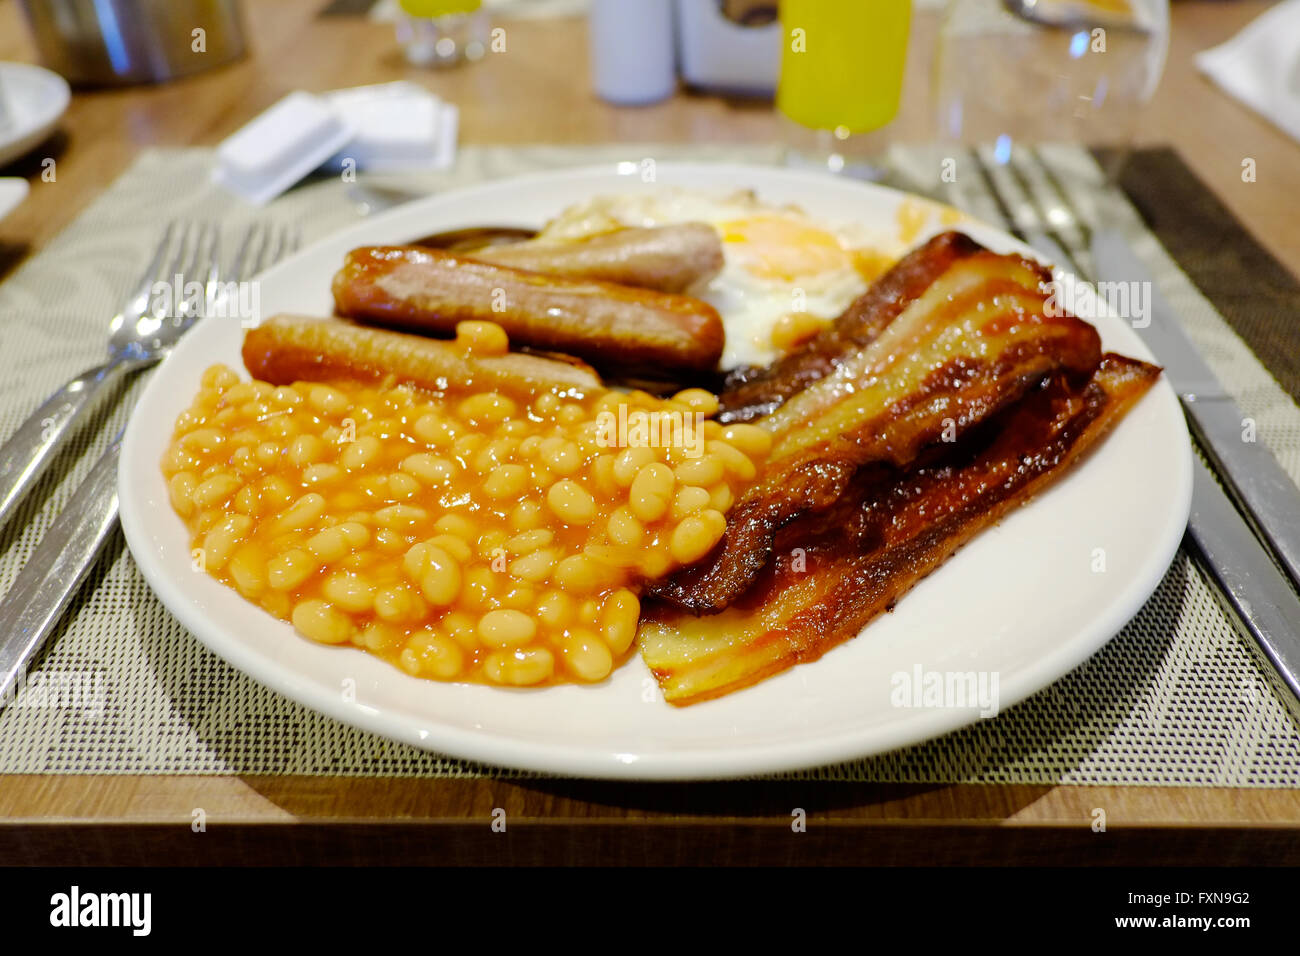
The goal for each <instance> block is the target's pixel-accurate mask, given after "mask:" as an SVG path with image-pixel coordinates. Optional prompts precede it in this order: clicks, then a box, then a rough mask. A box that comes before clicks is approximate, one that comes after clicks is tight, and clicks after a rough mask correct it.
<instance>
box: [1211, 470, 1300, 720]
mask: <svg viewBox="0 0 1300 956" xmlns="http://www.w3.org/2000/svg"><path fill="white" fill-rule="evenodd" d="M1187 533H1188V536H1189V537H1190V538H1191V539H1192V543H1193V544H1194V545H1195V551H1196V552H1197V557H1199V558H1200V560H1201V563H1202V565H1204V567H1205V568H1206V570H1208V571H1209V573H1210V574H1211V575H1212V576H1213V577H1214V579H1215V581H1217V582H1218V584H1219V590H1220V592H1221V600H1222V601H1223V602H1224V603H1226V604H1227V605H1228V607H1229V610H1230V611H1231V612H1232V616H1233V617H1235V618H1236V619H1237V620H1238V621H1239V622H1240V624H1241V625H1242V627H1243V628H1244V630H1245V631H1246V633H1247V634H1248V635H1249V636H1250V637H1251V638H1252V639H1253V640H1254V641H1255V643H1256V644H1258V645H1259V649H1260V650H1261V651H1262V652H1263V654H1264V656H1265V657H1267V658H1268V660H1269V662H1270V663H1271V664H1272V665H1273V668H1274V670H1275V671H1276V672H1277V675H1278V677H1280V678H1281V684H1282V685H1283V686H1280V687H1278V688H1277V689H1278V691H1279V696H1280V697H1281V698H1282V702H1283V703H1284V704H1285V705H1286V706H1287V708H1288V709H1289V710H1290V711H1291V713H1292V715H1293V716H1294V717H1295V718H1296V719H1297V720H1300V618H1298V617H1297V613H1296V609H1297V596H1296V592H1295V591H1294V590H1293V589H1292V587H1291V582H1290V581H1289V580H1288V579H1287V578H1286V576H1285V575H1283V574H1282V572H1281V571H1280V570H1279V569H1278V567H1277V565H1275V564H1274V563H1273V561H1272V560H1271V559H1270V558H1269V555H1268V552H1266V551H1265V550H1264V549H1263V548H1262V547H1260V544H1259V541H1258V539H1257V538H1256V537H1255V535H1254V533H1253V532H1252V531H1251V529H1250V526H1249V525H1248V524H1247V523H1246V519H1245V518H1244V517H1242V515H1241V513H1240V512H1238V511H1237V509H1236V507H1235V506H1234V505H1233V503H1232V500H1231V499H1230V498H1229V497H1228V495H1227V493H1226V492H1225V491H1224V490H1223V489H1222V488H1220V487H1219V484H1218V482H1217V481H1215V479H1214V475H1213V474H1211V473H1210V469H1209V468H1208V467H1206V465H1205V463H1204V462H1203V461H1201V459H1200V457H1199V456H1196V455H1193V456H1192V511H1191V516H1190V518H1189V519H1188V523H1187ZM1274 683H1275V684H1277V682H1276V681H1275V682H1274Z"/></svg>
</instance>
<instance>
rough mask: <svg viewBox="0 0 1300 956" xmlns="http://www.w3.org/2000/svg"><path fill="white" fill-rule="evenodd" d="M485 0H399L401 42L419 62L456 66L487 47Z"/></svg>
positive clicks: (410, 60)
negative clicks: (483, 7)
mask: <svg viewBox="0 0 1300 956" xmlns="http://www.w3.org/2000/svg"><path fill="white" fill-rule="evenodd" d="M482 5H483V4H482V0H399V3H398V7H399V8H400V9H399V12H398V17H397V42H398V43H399V44H400V45H401V47H402V51H403V52H404V53H405V54H406V59H407V62H409V63H413V64H415V65H416V66H454V65H455V64H457V63H461V62H463V61H465V60H477V59H479V58H480V57H482V56H483V54H484V53H485V52H486V50H487V38H488V17H487V11H485V10H483V9H482Z"/></svg>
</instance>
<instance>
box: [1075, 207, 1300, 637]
mask: <svg viewBox="0 0 1300 956" xmlns="http://www.w3.org/2000/svg"><path fill="white" fill-rule="evenodd" d="M1092 254H1093V260H1094V261H1095V263H1096V266H1097V278H1098V280H1099V281H1102V282H1144V283H1149V284H1148V285H1147V286H1146V287H1145V288H1146V289H1147V290H1149V292H1148V294H1149V302H1150V317H1149V319H1150V320H1149V323H1148V324H1146V325H1145V327H1143V326H1142V325H1140V324H1138V323H1134V331H1135V332H1137V334H1138V336H1140V337H1141V339H1142V341H1143V342H1144V343H1145V344H1146V346H1147V348H1149V349H1150V350H1151V351H1152V353H1153V354H1154V355H1155V357H1156V361H1157V362H1159V363H1160V364H1161V365H1162V366H1163V367H1164V370H1165V376H1166V377H1167V378H1168V380H1169V383H1170V384H1171V385H1173V387H1174V391H1176V392H1177V393H1178V397H1179V398H1180V399H1181V400H1182V403H1183V409H1184V411H1186V413H1187V419H1188V423H1189V424H1190V425H1191V427H1192V431H1193V433H1194V434H1195V435H1196V437H1197V439H1198V440H1199V442H1200V444H1201V446H1202V447H1203V448H1204V449H1205V453H1206V456H1207V457H1208V458H1209V459H1210V462H1211V464H1212V465H1213V466H1214V468H1215V470H1216V471H1217V472H1218V474H1219V475H1220V476H1221V477H1222V478H1223V481H1224V483H1225V485H1227V486H1228V490H1229V491H1230V492H1231V493H1232V495H1233V496H1234V497H1235V498H1236V499H1237V501H1238V504H1239V505H1240V506H1241V509H1242V511H1243V512H1244V513H1245V516H1246V517H1247V519H1249V521H1250V522H1251V525H1252V526H1253V528H1254V531H1255V533H1256V534H1257V535H1258V536H1259V537H1260V538H1261V539H1262V540H1263V541H1265V542H1266V543H1267V544H1268V546H1269V548H1270V549H1271V551H1272V552H1273V555H1274V557H1275V558H1276V559H1277V561H1278V563H1279V564H1280V565H1281V566H1282V570H1283V571H1285V572H1286V574H1287V576H1288V577H1289V578H1290V579H1291V581H1292V583H1294V584H1295V586H1296V587H1297V588H1300V487H1297V485H1296V483H1295V482H1294V481H1292V480H1291V476H1290V475H1288V474H1287V473H1286V472H1285V471H1283V470H1282V466H1281V465H1279V464H1278V462H1277V459H1276V458H1274V457H1273V454H1272V452H1270V451H1269V450H1268V448H1267V447H1265V446H1264V444H1263V443H1261V442H1259V441H1258V440H1255V437H1256V436H1255V434H1254V428H1253V427H1252V423H1251V422H1250V420H1249V419H1248V418H1247V416H1246V415H1245V414H1244V413H1243V412H1242V410H1241V408H1240V406H1238V405H1237V403H1236V402H1235V401H1234V400H1233V399H1232V397H1231V396H1230V395H1229V394H1228V392H1227V390H1226V389H1225V388H1224V387H1223V385H1222V384H1221V383H1220V382H1219V380H1218V377H1217V376H1215V374H1214V372H1213V371H1212V370H1211V369H1210V367H1209V365H1208V364H1206V362H1205V359H1203V358H1201V355H1200V353H1199V352H1198V351H1197V350H1196V346H1195V345H1194V344H1193V343H1192V340H1191V339H1190V338H1189V337H1188V335H1187V333H1186V332H1185V331H1183V328H1182V323H1181V321H1180V320H1179V318H1178V313H1177V312H1175V311H1174V308H1173V306H1171V305H1170V304H1169V302H1168V300H1167V299H1165V298H1164V296H1163V295H1161V293H1160V289H1159V287H1158V286H1157V285H1156V283H1155V282H1154V281H1153V280H1152V277H1151V273H1150V272H1149V271H1147V268H1146V266H1145V265H1143V263H1142V261H1141V260H1140V259H1138V257H1137V254H1136V253H1135V252H1134V251H1133V249H1132V247H1131V246H1130V245H1129V244H1128V241H1127V240H1126V239H1125V238H1124V237H1123V236H1121V235H1120V234H1119V233H1118V232H1115V231H1114V230H1100V231H1098V232H1097V233H1096V234H1095V235H1094V237H1093V241H1092ZM1297 627H1300V623H1297Z"/></svg>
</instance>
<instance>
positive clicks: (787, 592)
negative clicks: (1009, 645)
mask: <svg viewBox="0 0 1300 956" xmlns="http://www.w3.org/2000/svg"><path fill="white" fill-rule="evenodd" d="M1159 374H1160V370H1159V369H1158V368H1156V367H1155V366H1152V365H1148V364H1146V363H1144V362H1139V361H1136V360H1134V359H1128V358H1124V357H1123V356H1119V355H1114V354H1108V355H1106V356H1105V357H1104V358H1103V359H1102V360H1101V362H1100V364H1099V365H1098V366H1097V369H1096V371H1095V373H1094V374H1093V375H1091V377H1087V378H1084V379H1082V383H1080V380H1079V378H1078V377H1077V376H1067V375H1065V374H1061V373H1056V374H1053V375H1051V376H1049V377H1047V378H1046V379H1044V380H1043V382H1042V384H1041V385H1040V386H1039V387H1038V388H1037V389H1035V390H1034V391H1033V392H1032V393H1031V394H1029V395H1028V396H1026V397H1025V398H1024V399H1023V400H1021V401H1020V402H1018V403H1016V404H1015V405H1014V406H1012V407H1011V408H1009V409H1007V410H1005V411H1004V412H1003V413H1002V414H1000V415H998V416H997V417H996V418H995V419H994V420H992V421H990V422H987V423H986V424H985V425H984V426H983V427H981V428H980V429H978V430H977V431H976V432H975V433H973V434H971V435H968V436H967V437H966V439H965V440H963V441H962V442H960V443H958V444H957V445H955V446H948V448H947V449H943V450H940V453H939V454H937V455H936V456H935V457H934V460H932V461H929V462H927V463H924V464H920V463H918V464H917V465H916V466H914V467H913V468H910V469H905V470H903V471H901V472H900V471H899V470H897V469H893V468H890V467H889V466H876V467H873V468H867V469H863V470H862V471H860V472H859V473H858V474H857V476H855V477H854V479H853V481H852V483H851V485H850V487H849V488H848V490H847V492H846V494H845V495H844V496H843V497H842V498H841V499H840V500H839V501H838V502H837V503H836V504H835V506H834V507H833V508H831V509H829V510H828V511H826V512H824V513H823V514H821V515H817V516H809V517H807V518H804V519H802V520H801V521H799V522H797V523H795V524H793V525H790V526H788V527H787V528H786V529H785V530H784V531H783V532H782V535H781V541H780V545H781V548H782V549H783V550H785V549H787V548H789V549H793V548H796V547H797V548H799V549H801V550H802V560H803V561H805V562H806V567H804V568H799V567H796V566H795V565H794V562H793V560H792V559H791V558H790V557H788V556H783V557H782V558H780V559H779V560H777V561H775V562H773V563H772V565H771V566H770V567H768V568H767V569H766V570H765V571H764V572H763V575H762V576H761V577H760V578H759V579H758V581H757V582H756V583H755V585H754V586H753V587H752V588H751V589H750V590H749V591H748V592H747V593H746V594H745V595H744V596H743V598H742V599H741V600H740V601H738V602H737V603H736V604H735V605H733V606H732V607H730V608H728V609H727V610H726V611H724V612H722V613H721V614H718V615H716V616H713V617H695V616H693V615H691V614H690V613H687V612H685V611H682V610H680V609H678V608H673V607H669V606H666V605H659V606H657V607H653V608H651V609H650V610H649V613H647V614H646V615H645V616H644V617H643V620H642V625H641V630H640V645H641V654H642V657H643V658H644V659H645V662H646V664H647V665H649V667H650V669H651V670H652V671H653V672H654V674H655V676H656V678H657V679H658V681H659V684H660V686H661V687H662V688H663V692H664V696H665V698H666V699H667V700H668V701H669V702H670V703H673V704H677V705H686V704H693V703H696V702H698V701H702V700H708V699H710V698H713V697H719V696H721V695H723V694H727V693H730V692H732V691H735V690H739V689H740V688H742V687H746V686H749V685H751V684H754V683H756V682H758V681H760V680H763V679H764V678H766V677H770V676H771V675H773V674H776V673H779V672H780V671H783V670H786V669H788V668H790V667H792V666H794V665H795V664H798V663H804V662H807V661H812V660H816V659H817V658H819V657H820V656H821V655H822V654H824V653H826V651H828V650H830V649H831V648H832V647H834V646H836V645H837V644H840V643H842V642H844V641H846V640H848V639H850V638H852V637H853V636H855V635H856V634H858V633H859V631H861V629H862V628H863V627H864V626H866V624H867V623H868V622H870V621H871V620H872V619H873V618H874V617H876V616H877V615H878V614H880V613H881V612H882V611H886V610H889V609H890V608H892V607H893V605H894V603H895V602H896V601H897V600H898V599H899V598H900V597H902V596H903V594H905V593H906V592H907V591H908V590H909V589H910V588H911V587H912V586H913V585H914V584H916V582H917V581H919V580H921V578H923V577H925V575H927V574H929V573H930V572H931V571H933V570H934V569H935V568H936V567H938V566H939V565H940V564H942V563H943V562H944V561H946V560H947V559H948V558H949V557H950V556H951V555H952V554H953V552H955V551H956V550H957V549H958V548H959V547H961V546H962V545H963V544H964V543H966V542H967V541H969V540H970V539H971V538H972V537H974V536H975V535H976V534H978V533H979V532H980V531H981V530H982V529H984V528H986V527H988V526H989V525H990V524H993V523H994V522H996V521H997V520H998V519H999V518H1001V517H1002V515H1004V514H1006V513H1007V512H1008V511H1009V510H1011V509H1012V508H1014V507H1016V506H1017V505H1020V504H1022V503H1024V502H1025V501H1026V500H1027V499H1029V498H1030V497H1031V496H1033V495H1034V494H1035V493H1036V492H1037V491H1038V490H1039V489H1041V488H1042V487H1043V486H1044V485H1046V484H1048V483H1050V482H1051V481H1053V480H1054V479H1056V478H1057V477H1058V476H1059V475H1060V474H1061V473H1062V472H1064V471H1065V470H1066V469H1067V468H1068V467H1069V466H1070V464H1071V463H1073V462H1074V461H1075V460H1077V459H1078V458H1079V456H1080V455H1081V454H1083V453H1084V452H1085V451H1086V450H1087V449H1088V448H1089V447H1091V446H1093V445H1094V444H1095V443H1096V442H1097V441H1098V440H1099V439H1100V438H1101V437H1102V436H1103V435H1104V434H1105V432H1106V431H1107V430H1108V429H1109V428H1110V427H1111V426H1112V425H1113V424H1114V423H1115V422H1116V421H1118V420H1119V419H1120V418H1121V417H1122V416H1123V415H1124V414H1125V413H1126V412H1127V411H1128V410H1129V409H1130V408H1131V407H1132V406H1133V404H1134V403H1135V402H1136V401H1137V400H1138V399H1139V398H1141V396H1142V395H1143V394H1145V393H1146V391H1147V389H1149V388H1150V387H1151V385H1153V384H1154V383H1155V381H1156V379H1157V377H1158V376H1159ZM786 553H787V555H788V554H789V552H788V551H787V552H786Z"/></svg>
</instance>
